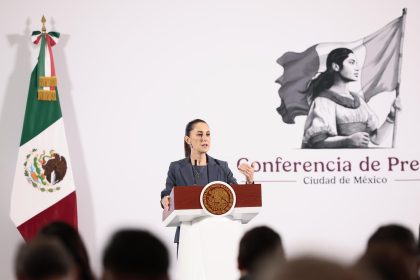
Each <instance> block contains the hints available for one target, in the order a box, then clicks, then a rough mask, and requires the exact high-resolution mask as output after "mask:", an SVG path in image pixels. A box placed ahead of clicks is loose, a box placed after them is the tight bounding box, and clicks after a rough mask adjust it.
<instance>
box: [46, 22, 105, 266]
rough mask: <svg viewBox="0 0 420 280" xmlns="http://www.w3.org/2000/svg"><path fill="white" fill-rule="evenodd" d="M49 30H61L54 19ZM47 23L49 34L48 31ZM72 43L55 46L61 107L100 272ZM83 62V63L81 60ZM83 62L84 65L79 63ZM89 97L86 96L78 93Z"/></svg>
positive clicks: (64, 37)
mask: <svg viewBox="0 0 420 280" xmlns="http://www.w3.org/2000/svg"><path fill="white" fill-rule="evenodd" d="M50 23H51V29H49V30H50V31H58V32H60V31H61V30H57V29H56V28H55V20H54V18H51V21H50ZM48 25H49V24H48V22H47V31H48ZM69 40H70V35H68V34H65V33H64V34H63V33H61V35H60V40H59V42H58V44H57V45H56V46H55V47H54V49H53V52H54V61H55V68H56V73H57V81H58V86H57V87H58V92H59V95H60V102H61V103H60V105H61V110H62V112H63V120H64V128H65V131H66V137H67V143H68V146H69V153H70V160H71V166H72V168H73V176H74V182H75V184H76V193H77V212H78V219H79V228H80V229H81V232H80V234H81V235H82V238H83V241H84V242H85V245H86V248H87V249H88V251H89V257H90V261H91V265H92V268H93V269H94V271H95V272H96V273H98V272H99V271H98V269H99V262H100V259H99V256H98V254H97V252H98V251H99V250H97V248H96V243H95V237H96V234H95V229H96V227H95V215H94V207H93V200H92V193H91V189H90V183H89V177H88V173H87V167H86V160H85V157H84V151H83V146H82V142H81V139H80V133H79V127H78V124H77V118H76V111H75V108H74V102H73V97H72V94H73V92H72V82H71V78H70V74H69V70H68V65H67V59H66V55H65V48H66V46H67V43H68V42H69ZM79 62H80V61H79ZM80 63H81V62H80ZM78 94H79V95H80V94H86V93H78Z"/></svg>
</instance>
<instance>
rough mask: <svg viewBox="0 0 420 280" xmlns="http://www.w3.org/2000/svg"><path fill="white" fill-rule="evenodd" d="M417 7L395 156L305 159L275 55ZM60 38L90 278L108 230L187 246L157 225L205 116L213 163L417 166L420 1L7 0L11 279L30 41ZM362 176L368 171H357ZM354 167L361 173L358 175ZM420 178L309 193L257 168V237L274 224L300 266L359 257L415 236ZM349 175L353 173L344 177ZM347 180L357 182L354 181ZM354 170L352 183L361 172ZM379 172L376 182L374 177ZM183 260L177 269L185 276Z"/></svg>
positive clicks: (2, 70) (4, 67)
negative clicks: (193, 127)
mask: <svg viewBox="0 0 420 280" xmlns="http://www.w3.org/2000/svg"><path fill="white" fill-rule="evenodd" d="M404 7H407V8H408V17H407V25H406V39H405V45H404V63H403V69H402V85H401V97H402V106H403V112H402V113H401V114H400V115H399V117H400V118H399V127H398V139H397V149H394V150H391V149H375V150H356V151H354V150H341V151H337V150H327V151H322V153H321V151H316V150H311V151H302V150H300V149H298V148H299V146H300V143H301V137H302V133H303V124H304V120H305V118H304V117H299V118H298V119H297V124H296V125H286V124H284V123H283V122H282V120H281V118H280V116H279V115H278V113H277V112H276V110H275V109H276V108H277V106H279V104H280V100H279V97H278V94H277V90H278V85H277V84H275V83H274V81H275V79H277V78H278V77H279V76H280V75H281V67H280V66H279V65H277V64H276V62H275V61H276V59H277V58H278V57H279V56H281V55H282V54H283V53H285V52H286V51H303V50H305V49H306V48H307V47H309V46H311V45H313V44H316V43H320V42H334V41H339V42H340V41H342V42H348V41H353V40H358V39H360V38H362V37H364V36H367V35H369V34H371V33H372V32H374V31H376V30H377V29H379V28H381V27H382V26H384V25H385V24H386V23H388V22H389V21H391V20H393V19H394V18H396V17H398V16H400V15H401V10H402V8H404ZM43 14H45V16H46V18H47V21H48V22H47V28H48V30H51V29H52V28H53V29H55V30H57V31H59V32H61V33H62V37H61V41H60V42H59V44H58V45H57V46H55V47H54V55H55V61H56V68H57V75H58V78H59V92H60V98H61V106H62V110H63V116H64V122H65V126H66V132H67V136H68V138H69V139H68V142H69V149H70V153H71V158H72V165H73V168H74V170H73V172H74V177H75V182H76V188H77V195H78V203H79V217H80V218H79V222H80V231H81V233H82V234H83V237H84V239H85V241H86V243H87V246H88V249H89V252H90V254H91V257H92V262H93V265H94V268H95V270H96V271H97V272H99V271H100V257H101V251H102V249H103V246H104V244H105V243H106V241H107V239H108V237H109V236H110V234H111V233H112V232H113V231H115V230H116V229H118V228H120V227H123V226H136V227H142V228H148V229H150V230H151V231H153V232H154V233H156V234H158V235H159V236H160V237H161V238H162V239H163V240H164V241H165V242H166V243H167V245H168V246H169V249H170V250H171V254H172V257H173V258H174V256H175V248H174V246H173V244H172V243H171V242H172V239H173V234H174V230H173V229H167V228H163V227H162V226H161V223H160V219H161V208H160V205H159V194H160V191H161V189H162V188H163V187H164V182H165V177H166V172H167V168H168V166H169V163H170V162H171V161H173V160H177V159H179V158H181V157H182V156H183V150H182V147H183V144H182V141H183V140H182V139H183V130H184V127H185V124H186V123H187V122H188V121H190V120H192V119H194V118H202V119H205V120H206V121H207V122H208V123H209V125H210V128H211V131H212V141H213V145H212V149H211V153H210V154H211V155H212V156H214V157H216V158H221V159H224V160H227V161H228V162H229V165H230V167H231V168H232V170H233V171H234V173H235V175H236V177H237V178H238V179H239V180H243V178H242V177H241V176H240V174H239V172H238V171H237V170H236V168H235V166H236V161H237V160H238V159H239V158H241V157H243V156H245V157H248V158H249V159H250V160H258V161H275V159H276V157H278V156H281V157H282V158H284V159H288V160H292V161H293V160H298V159H299V160H315V159H325V160H326V159H331V160H336V159H337V156H340V157H341V158H342V159H347V160H352V161H353V162H354V163H357V162H359V161H360V160H362V159H364V158H365V157H366V156H368V155H369V156H370V157H371V158H374V159H377V160H380V161H384V162H385V161H386V158H387V157H388V156H396V157H399V158H401V159H405V160H419V159H420V150H419V146H418V139H419V135H420V133H419V131H418V125H417V124H416V120H417V119H418V109H417V108H418V106H419V105H420V94H419V90H418V88H417V81H418V65H419V64H420V56H419V54H418V52H419V51H418V50H419V49H420V35H419V33H418V27H419V26H420V3H419V2H418V1H417V0H398V1H392V2H387V3H386V5H385V4H384V2H383V1H381V0H370V1H368V2H367V1H364V0H352V1H350V0H349V1H335V0H318V1H309V0H308V1H303V0H294V1H243V0H241V1H239V0H234V1H219V0H216V1H159V0H158V1H132V0H125V1H111V0H106V1H99V0H94V1H81V0H75V1H67V2H64V1H22V0H16V1H6V0H0V64H1V67H0V155H1V156H0V178H1V182H2V183H1V188H0V190H1V192H0V199H1V203H0V209H1V212H0V226H1V237H2V238H1V239H0V248H2V253H1V254H0V262H1V263H2V266H1V271H0V278H2V279H11V278H12V264H13V258H14V253H15V249H16V246H17V244H19V242H21V238H20V236H19V234H18V231H17V230H16V229H15V227H14V225H13V224H12V222H11V221H10V219H9V206H10V201H9V200H10V194H11V186H12V182H13V176H14V174H13V172H14V169H15V164H16V159H17V151H18V145H19V141H20V134H21V129H22V123H23V115H24V110H25V104H26V97H27V90H28V86H29V77H30V73H31V70H32V68H33V66H34V65H35V63H36V57H37V55H38V48H37V47H33V46H32V45H31V44H30V32H31V31H32V30H39V29H40V27H41V23H40V18H41V16H42V15H43ZM355 166H356V165H355ZM355 169H356V168H355ZM418 173H419V171H406V172H392V173H390V172H388V173H387V172H382V173H381V172H379V173H378V174H379V175H380V176H385V177H387V178H388V182H387V183H386V184H374V185H372V184H364V185H353V184H349V185H334V186H331V185H325V186H317V185H304V184H302V177H303V176H304V175H303V174H301V173H287V174H286V173H281V172H280V173H260V172H259V173H256V175H255V178H256V180H257V181H258V180H296V182H295V183H286V182H284V183H279V182H278V183H264V184H263V204H264V208H263V211H262V212H261V214H260V215H259V216H258V217H257V218H256V219H255V220H254V221H253V222H252V223H251V224H250V225H247V227H252V226H256V225H260V224H268V225H270V226H271V227H273V228H274V229H276V230H278V231H279V232H280V233H281V235H282V237H283V239H284V244H285V247H286V251H287V254H288V255H289V256H296V255H299V254H302V253H305V252H315V253H317V254H321V255H324V256H330V257H333V258H337V259H340V260H342V261H345V262H350V261H352V260H354V259H355V258H357V257H358V255H359V254H360V253H361V252H362V250H363V248H364V246H365V242H366V240H367V238H368V236H369V235H370V234H371V233H372V232H373V231H374V230H375V229H376V228H377V227H378V226H379V225H381V224H384V223H389V222H398V223H402V224H404V225H406V226H408V227H409V228H411V229H412V230H413V231H415V232H417V228H418V224H419V222H420V218H419V213H420V204H419V203H418V199H419V198H420V188H419V186H418V184H419V182H396V181H395V179H398V178H400V179H401V178H405V179H416V178H420V176H419V175H418ZM343 175H345V174H343ZM350 175H351V174H350ZM350 175H349V176H350ZM376 175H377V174H376ZM174 264H175V260H174V261H173V263H172V271H173V272H174V273H175V271H176V266H175V265H174Z"/></svg>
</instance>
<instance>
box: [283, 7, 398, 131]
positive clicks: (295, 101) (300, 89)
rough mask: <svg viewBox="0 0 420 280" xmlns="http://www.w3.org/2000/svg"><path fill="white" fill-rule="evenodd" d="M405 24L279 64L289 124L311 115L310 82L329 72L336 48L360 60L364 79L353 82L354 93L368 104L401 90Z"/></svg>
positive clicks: (328, 45) (322, 46)
mask: <svg viewBox="0 0 420 280" xmlns="http://www.w3.org/2000/svg"><path fill="white" fill-rule="evenodd" d="M404 22H405V10H404V13H403V15H402V16H401V17H399V18H396V19H395V20H393V21H391V22H390V23H388V24H387V25H386V26H384V27H382V28H381V29H379V30H378V31H376V32H374V33H373V34H370V35H368V36H366V37H364V38H362V39H359V40H357V41H353V42H335V43H320V44H316V45H313V46H311V47H309V48H308V49H306V50H305V51H304V52H301V53H296V52H287V53H285V54H283V55H282V56H281V57H280V58H279V59H278V60H277V63H278V64H280V65H281V66H282V67H283V70H284V71H283V75H282V76H281V77H280V78H278V79H277V80H276V82H277V83H279V84H280V85H281V87H280V89H279V91H278V93H279V96H280V99H281V104H280V106H279V107H278V108H277V111H278V113H279V114H280V115H281V116H282V118H283V121H284V122H285V123H289V124H291V123H294V119H295V117H296V116H299V115H307V114H308V112H309V107H310V104H309V103H308V100H307V96H306V92H305V90H306V89H307V86H308V84H309V82H310V81H311V80H312V79H313V78H314V77H316V76H317V75H318V74H319V73H320V72H323V71H325V69H326V61H327V56H328V54H329V53H330V52H331V51H332V50H334V49H336V48H348V49H351V50H352V51H353V52H354V54H355V56H356V57H357V59H358V64H359V66H360V69H361V70H360V79H359V80H358V81H355V82H352V83H351V84H350V85H349V87H350V90H351V91H352V92H356V93H359V95H361V96H363V97H364V99H365V101H366V102H368V101H369V99H370V98H371V97H373V96H375V95H376V94H378V93H381V92H390V91H394V90H396V89H397V85H398V84H399V69H400V58H401V49H402V42H403V40H402V38H403V34H404V32H403V30H404Z"/></svg>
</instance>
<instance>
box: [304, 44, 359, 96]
mask: <svg viewBox="0 0 420 280" xmlns="http://www.w3.org/2000/svg"><path fill="white" fill-rule="evenodd" d="M351 53H353V51H352V50H350V49H347V48H337V49H334V50H332V51H331V52H330V53H329V54H328V57H327V70H325V71H324V72H321V74H319V75H318V77H316V78H315V79H313V80H311V81H310V83H309V85H308V88H307V89H306V90H305V91H304V92H305V93H308V92H309V94H310V97H311V100H314V99H315V98H316V97H317V96H318V95H319V93H321V92H322V91H324V90H326V89H329V88H330V87H332V86H333V85H334V74H335V71H334V70H333V67H332V65H333V63H336V64H337V65H338V66H339V67H340V69H341V68H342V67H343V61H344V60H345V59H346V58H347V57H348V56H349V54H351Z"/></svg>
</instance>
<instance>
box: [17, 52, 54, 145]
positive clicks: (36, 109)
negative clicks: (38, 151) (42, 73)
mask: <svg viewBox="0 0 420 280" xmlns="http://www.w3.org/2000/svg"><path fill="white" fill-rule="evenodd" d="M42 50H44V51H45V48H44V47H42V45H41V51H42ZM38 63H40V61H39V60H38ZM38 66H39V65H37V66H35V68H34V70H33V71H32V75H31V81H30V85H29V92H28V99H27V102H26V111H25V119H24V122H23V129H22V138H21V139H20V145H21V146H22V145H24V144H25V143H27V142H28V141H30V140H31V139H32V138H34V137H35V136H37V135H38V134H39V133H41V132H42V131H43V130H45V129H46V128H48V127H49V126H50V125H52V124H53V123H54V122H56V121H57V120H58V119H60V118H61V116H62V115H61V108H60V102H59V97H58V90H57V88H56V90H57V101H39V100H38V97H37V89H38V72H37V71H38V69H39V67H38Z"/></svg>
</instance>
